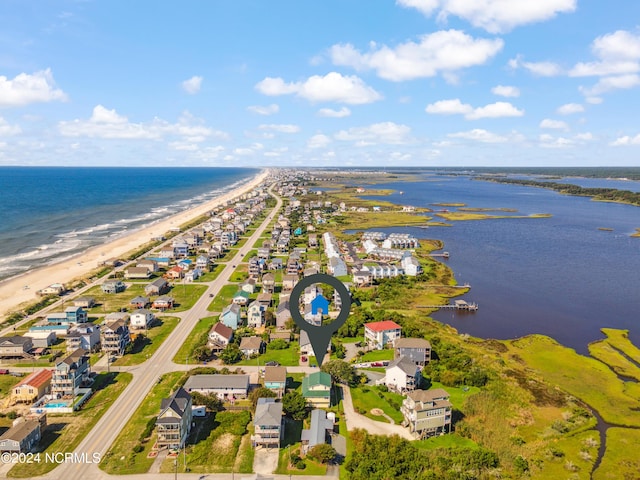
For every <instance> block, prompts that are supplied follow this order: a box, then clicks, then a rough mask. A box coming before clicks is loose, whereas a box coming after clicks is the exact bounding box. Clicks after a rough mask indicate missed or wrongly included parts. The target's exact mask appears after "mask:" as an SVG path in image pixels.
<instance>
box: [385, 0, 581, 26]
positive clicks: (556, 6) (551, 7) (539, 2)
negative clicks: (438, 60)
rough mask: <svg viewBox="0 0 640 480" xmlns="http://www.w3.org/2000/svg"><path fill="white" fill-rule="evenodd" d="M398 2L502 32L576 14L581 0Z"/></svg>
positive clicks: (397, 0) (411, 0) (397, 1)
mask: <svg viewBox="0 0 640 480" xmlns="http://www.w3.org/2000/svg"><path fill="white" fill-rule="evenodd" d="M396 3H397V4H398V5H401V6H403V7H412V8H416V9H417V10H419V11H420V12H422V13H423V14H424V15H426V16H430V15H431V14H433V13H434V12H435V11H436V10H437V11H438V19H439V20H442V21H444V20H446V19H447V17H448V16H449V15H455V16H457V17H460V18H463V19H465V20H467V21H468V22H469V23H471V24H472V25H474V26H476V27H481V28H484V29H485V30H487V31H489V32H491V33H500V32H506V31H509V30H511V29H513V28H515V27H518V26H520V25H526V24H529V23H534V22H540V21H544V20H549V19H551V18H553V17H555V16H556V15H557V14H558V13H570V12H573V11H574V10H575V9H576V4H577V0H535V1H531V0H474V1H466V0H396Z"/></svg>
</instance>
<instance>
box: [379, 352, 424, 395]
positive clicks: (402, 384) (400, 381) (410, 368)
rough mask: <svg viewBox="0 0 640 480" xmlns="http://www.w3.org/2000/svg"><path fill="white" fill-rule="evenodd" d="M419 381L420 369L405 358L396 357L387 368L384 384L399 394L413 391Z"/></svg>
mask: <svg viewBox="0 0 640 480" xmlns="http://www.w3.org/2000/svg"><path fill="white" fill-rule="evenodd" d="M419 380H420V369H419V367H417V366H416V364H415V363H414V362H412V361H411V360H410V359H408V358H407V357H404V356H402V357H398V358H396V359H395V360H394V361H392V362H391V363H389V366H388V367H387V371H386V374H385V377H384V384H385V385H386V386H387V387H388V388H389V389H390V390H395V391H396V392H399V393H405V392H409V391H413V390H415V388H416V386H417V384H418V382H419Z"/></svg>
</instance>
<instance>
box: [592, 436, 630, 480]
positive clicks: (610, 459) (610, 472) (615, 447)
mask: <svg viewBox="0 0 640 480" xmlns="http://www.w3.org/2000/svg"><path fill="white" fill-rule="evenodd" d="M606 446H607V449H606V451H605V453H604V457H603V459H602V463H601V464H600V466H599V467H598V468H597V469H596V471H595V472H594V473H593V479H594V480H614V479H618V478H623V479H627V478H638V472H640V455H638V450H639V449H640V430H636V429H630V428H614V427H612V428H609V429H608V430H607V441H606Z"/></svg>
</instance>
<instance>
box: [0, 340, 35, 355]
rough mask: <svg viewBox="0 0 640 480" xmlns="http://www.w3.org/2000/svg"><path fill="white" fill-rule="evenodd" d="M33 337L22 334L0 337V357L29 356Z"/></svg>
mask: <svg viewBox="0 0 640 480" xmlns="http://www.w3.org/2000/svg"><path fill="white" fill-rule="evenodd" d="M31 350H33V339H32V338H31V337H23V336H22V335H12V336H9V337H0V358H3V357H4V358H31V354H30V352H31Z"/></svg>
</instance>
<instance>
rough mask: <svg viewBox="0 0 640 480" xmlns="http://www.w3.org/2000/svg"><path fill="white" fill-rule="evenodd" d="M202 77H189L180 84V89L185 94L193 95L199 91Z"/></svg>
mask: <svg viewBox="0 0 640 480" xmlns="http://www.w3.org/2000/svg"><path fill="white" fill-rule="evenodd" d="M202 80H203V78H202V77H199V76H197V75H195V76H193V77H191V78H190V79H188V80H185V81H184V82H182V89H183V90H184V91H185V92H187V93H188V94H189V95H195V94H196V93H198V92H199V91H200V87H201V86H202Z"/></svg>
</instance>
